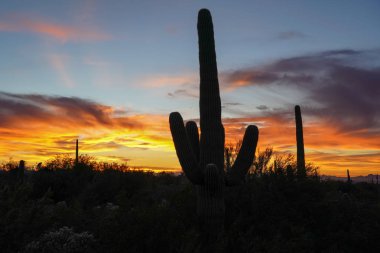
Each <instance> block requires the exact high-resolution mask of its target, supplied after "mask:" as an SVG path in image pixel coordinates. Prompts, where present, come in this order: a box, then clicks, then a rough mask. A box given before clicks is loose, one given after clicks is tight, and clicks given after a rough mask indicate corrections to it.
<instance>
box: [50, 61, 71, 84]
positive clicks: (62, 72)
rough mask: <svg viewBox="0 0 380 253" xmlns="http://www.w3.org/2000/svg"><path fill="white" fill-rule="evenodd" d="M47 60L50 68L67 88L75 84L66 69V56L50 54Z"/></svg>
mask: <svg viewBox="0 0 380 253" xmlns="http://www.w3.org/2000/svg"><path fill="white" fill-rule="evenodd" d="M48 61H49V63H50V65H51V66H52V68H53V69H54V70H55V71H56V72H57V74H58V77H59V79H60V80H61V82H62V83H63V84H64V86H66V87H67V88H73V87H75V86H76V84H75V82H74V80H73V79H72V77H71V75H70V73H69V70H68V67H67V65H68V57H67V56H65V55H60V54H51V55H49V56H48Z"/></svg>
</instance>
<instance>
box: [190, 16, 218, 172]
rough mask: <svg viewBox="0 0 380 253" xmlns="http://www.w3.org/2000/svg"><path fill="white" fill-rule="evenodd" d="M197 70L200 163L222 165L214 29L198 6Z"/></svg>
mask: <svg viewBox="0 0 380 253" xmlns="http://www.w3.org/2000/svg"><path fill="white" fill-rule="evenodd" d="M197 27H198V44H199V73H200V96H199V109H200V127H201V138H200V167H201V168H205V167H206V166H207V164H215V165H216V166H217V167H218V168H223V164H224V161H223V159H224V158H223V157H224V129H223V125H222V119H221V110H222V107H221V102H220V94H219V82H218V70H217V65H216V53H215V41H214V29H213V24H212V18H211V14H210V12H209V11H208V10H206V9H202V10H200V11H199V14H198V25H197Z"/></svg>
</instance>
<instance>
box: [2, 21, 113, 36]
mask: <svg viewBox="0 0 380 253" xmlns="http://www.w3.org/2000/svg"><path fill="white" fill-rule="evenodd" d="M0 31H2V32H27V33H34V34H38V35H41V36H46V37H50V38H54V39H57V40H59V41H61V42H68V41H101V40H108V39H110V38H111V35H109V34H107V33H105V32H101V31H98V30H96V29H94V28H89V27H78V26H74V25H65V24H59V23H56V22H52V21H48V20H46V19H43V18H40V17H24V16H20V15H12V16H8V18H7V19H6V20H4V19H3V20H0Z"/></svg>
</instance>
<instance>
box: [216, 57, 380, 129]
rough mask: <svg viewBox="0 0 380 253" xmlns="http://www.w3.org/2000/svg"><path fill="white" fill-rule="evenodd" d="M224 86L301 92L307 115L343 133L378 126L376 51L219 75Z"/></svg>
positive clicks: (379, 74)
mask: <svg viewBox="0 0 380 253" xmlns="http://www.w3.org/2000/svg"><path fill="white" fill-rule="evenodd" d="M222 78H223V80H224V83H225V84H226V87H227V88H229V89H236V88H239V87H242V86H244V87H247V86H262V87H273V86H277V87H286V88H287V90H292V89H293V90H294V91H297V92H299V91H301V92H303V94H304V98H301V99H300V101H301V102H304V103H305V104H307V106H305V107H304V112H305V114H306V115H310V116H315V117H318V118H319V120H321V121H325V122H328V123H329V124H330V125H331V126H334V127H337V128H340V129H341V130H342V131H360V130H365V129H366V130H368V131H369V130H371V131H375V130H379V129H380V110H379V109H378V108H380V100H379V97H380V85H379V83H380V50H371V51H354V50H334V51H326V52H321V53H318V54H312V55H305V56H298V57H292V58H287V59H281V60H278V61H275V62H273V63H271V64H267V65H263V66H257V67H252V68H245V69H238V70H234V71H229V72H224V73H222Z"/></svg>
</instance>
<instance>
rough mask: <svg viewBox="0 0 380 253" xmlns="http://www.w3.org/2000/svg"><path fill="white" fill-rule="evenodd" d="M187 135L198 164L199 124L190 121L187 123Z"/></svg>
mask: <svg viewBox="0 0 380 253" xmlns="http://www.w3.org/2000/svg"><path fill="white" fill-rule="evenodd" d="M186 133H187V137H188V138H189V141H190V145H191V149H192V150H193V153H194V155H195V159H196V161H197V163H198V162H199V133H198V127H197V123H195V122H194V121H188V122H187V123H186Z"/></svg>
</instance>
